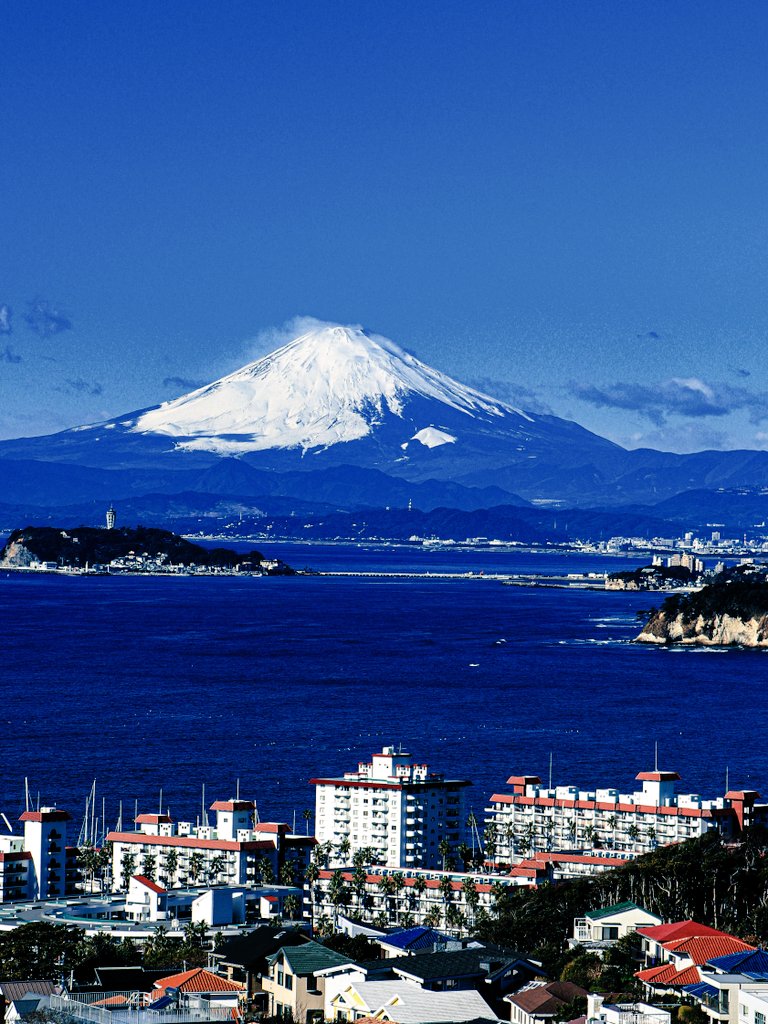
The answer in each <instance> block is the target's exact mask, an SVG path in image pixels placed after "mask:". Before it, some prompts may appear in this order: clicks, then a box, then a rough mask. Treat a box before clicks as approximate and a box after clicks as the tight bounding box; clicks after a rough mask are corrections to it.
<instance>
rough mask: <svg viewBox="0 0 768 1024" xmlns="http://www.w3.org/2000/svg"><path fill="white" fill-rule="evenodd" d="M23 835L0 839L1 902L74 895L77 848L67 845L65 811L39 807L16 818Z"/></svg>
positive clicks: (0, 837) (7, 836)
mask: <svg viewBox="0 0 768 1024" xmlns="http://www.w3.org/2000/svg"><path fill="white" fill-rule="evenodd" d="M19 820H20V821H22V822H23V823H24V835H23V836H18V835H13V834H12V835H3V836H0V903H4V902H6V901H8V900H23V899H40V900H45V899H53V898H56V897H60V896H67V895H69V894H71V893H73V892H75V887H76V885H77V882H78V880H79V878H80V872H79V869H78V866H77V849H76V848H75V847H71V846H67V822H68V821H69V820H70V816H69V814H67V812H66V811H60V810H58V809H57V808H56V807H41V808H40V809H39V810H37V811H25V812H24V813H23V814H22V815H21V818H20V819H19Z"/></svg>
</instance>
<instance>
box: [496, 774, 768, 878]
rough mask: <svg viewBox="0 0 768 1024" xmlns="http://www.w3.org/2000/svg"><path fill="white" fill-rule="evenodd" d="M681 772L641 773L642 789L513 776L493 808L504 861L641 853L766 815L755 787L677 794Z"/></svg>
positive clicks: (499, 857)
mask: <svg viewBox="0 0 768 1024" xmlns="http://www.w3.org/2000/svg"><path fill="white" fill-rule="evenodd" d="M679 779H680V776H679V775H678V774H677V772H669V771H658V770H654V771H649V772H640V774H639V775H637V781H638V782H640V783H642V789H641V790H639V791H635V792H633V793H621V792H620V791H619V790H618V789H595V790H589V791H585V790H580V789H579V788H578V787H577V786H556V787H547V786H543V785H542V782H541V779H540V778H539V777H538V776H537V775H513V776H512V777H511V778H509V779H508V780H507V781H508V783H509V785H511V786H512V792H511V793H494V794H493V796H492V797H491V800H490V806H489V807H487V808H486V813H487V815H488V817H487V819H486V833H487V832H488V831H489V830H490V832H491V834H492V835H493V836H494V849H493V854H492V855H491V856H489V857H488V858H487V859H488V860H489V861H491V862H492V863H493V864H494V865H496V866H502V865H510V864H516V863H518V862H519V861H520V860H522V859H524V858H526V857H529V856H530V854H531V853H532V852H539V851H545V852H550V851H566V850H571V851H573V850H579V849H581V850H585V849H589V850H595V849H598V850H610V851H612V852H615V853H616V854H617V855H622V854H629V855H630V856H638V855H640V854H643V853H648V852H650V851H651V850H653V849H655V848H656V847H657V846H666V845H668V844H670V843H678V842H681V841H682V840H685V839H693V838H695V837H697V836H701V835H703V834H704V833H706V832H709V831H711V830H716V831H719V832H721V833H722V834H723V835H726V836H732V835H738V834H739V833H740V832H741V831H742V829H744V828H746V827H748V826H749V825H751V824H753V823H755V822H756V821H761V820H765V817H766V811H768V807H766V806H765V805H758V804H757V800H758V799H759V797H760V794H759V793H757V792H755V791H754V790H729V791H728V792H727V793H726V794H725V796H723V797H718V798H716V799H712V800H705V799H703V798H702V797H701V796H699V795H698V794H695V793H689V794H679V793H677V791H676V790H677V782H678V781H679Z"/></svg>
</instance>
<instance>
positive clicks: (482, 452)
mask: <svg viewBox="0 0 768 1024" xmlns="http://www.w3.org/2000/svg"><path fill="white" fill-rule="evenodd" d="M35 465H36V466H37V467H38V468H37V469H35V468H34V467H35ZM22 466H23V467H24V468H20V467H22ZM62 467H70V468H69V470H67V469H66V468H62ZM246 467H247V468H246ZM353 469H354V470H356V471H357V478H353V475H352V473H353ZM90 470H92V471H93V473H91V474H90V477H89V472H88V471H90ZM100 472H108V473H120V474H123V475H122V476H121V477H120V478H119V481H118V482H119V485H120V487H121V488H122V490H121V491H120V493H119V494H118V495H115V494H109V495H107V494H105V492H104V488H105V487H107V486H109V484H110V478H109V477H108V476H101V477H100V476H99V473H100ZM257 473H258V474H261V476H260V478H259V480H260V483H258V484H257V483H256V476H255V474H257ZM366 473H368V474H369V475H368V477H367V479H364V476H365V474H366ZM206 474H207V475H208V476H207V478H206ZM375 474H378V476H375ZM217 477H220V478H222V482H220V483H218V484H217V483H216V478H217ZM198 478H199V479H198ZM115 479H117V478H115ZM46 480H47V482H46ZM238 480H239V481H240V482H239V483H238V482H237V481H238ZM200 481H202V483H201V482H200ZM744 485H748V486H752V487H754V486H763V485H764V486H768V452H761V451H749V450H747V451H733V452H717V451H704V452H697V453H693V454H691V455H678V454H675V453H671V452H659V451H655V450H654V449H639V450H636V451H627V450H626V449H624V448H621V447H620V446H619V445H617V444H615V443H613V442H612V441H609V440H607V439H606V438H602V437H600V436H599V435H597V434H594V433H592V432H590V431H589V430H586V429H585V428H584V427H582V426H580V425H579V424H577V423H575V422H573V421H571V420H565V419H561V418H559V417H557V416H553V415H541V414H538V413H533V412H528V411H525V410H520V409H516V408H514V407H513V406H511V405H508V404H506V403H504V402H502V401H500V400H497V399H494V398H492V397H490V396H488V395H485V394H483V393H482V392H480V391H477V390H475V389H474V388H470V387H468V386H466V385H463V384H461V383H459V382H458V381H455V380H453V379H452V378H451V377H449V376H447V375H446V374H443V373H441V372H440V371H438V370H434V369H432V368H431V367H429V366H427V365H426V364H425V363H422V362H421V361H420V360H418V359H416V357H415V356H412V355H410V354H409V353H407V352H405V350H403V349H401V348H400V347H399V346H397V345H395V343H394V342H390V341H388V339H385V338H383V337H382V336H380V335H373V334H370V333H368V332H366V331H364V330H363V329H362V328H357V327H354V328H352V327H342V326H340V325H330V324H315V325H314V326H313V327H312V329H311V330H308V331H305V332H304V333H303V334H302V335H300V336H299V337H298V338H295V339H293V340H292V341H290V342H288V344H286V345H284V346H282V347H281V348H279V349H277V350H276V351H275V352H273V353H271V354H270V355H268V356H266V357H264V358H263V359H259V360H256V361H254V362H252V363H249V364H247V365H246V366H245V367H242V368H241V369H240V370H237V371H235V372H234V373H231V374H229V375H227V376H225V377H222V378H220V379H219V380H217V381H214V382H213V383H212V384H208V385H205V386H203V387H201V388H197V389H195V390H193V391H191V392H189V393H188V394H186V395H182V396H180V397H179V398H176V399H172V400H171V401H168V402H163V403H161V404H160V405H157V406H152V407H148V408H145V409H141V410H137V411H134V412H132V413H127V414H125V415H123V416H118V417H114V418H113V419H111V420H106V421H103V422H101V423H94V424H87V425H84V426H80V427H74V428H72V429H70V430H66V431H61V432H59V433H57V434H52V435H48V436H45V437H36V438H18V439H13V440H7V441H2V442H0V486H3V487H5V488H6V490H7V491H8V493H11V494H13V495H14V497H15V498H16V499H19V500H21V501H25V500H31V503H32V504H34V503H35V502H37V503H39V504H40V505H41V506H45V505H53V504H55V503H57V502H58V503H59V504H67V503H71V502H70V500H69V499H70V498H72V499H74V500H82V499H84V498H88V497H97V496H98V495H99V494H100V495H101V497H102V498H104V499H106V498H108V499H109V500H114V498H115V497H116V496H117V497H119V496H121V495H122V494H126V495H136V494H139V493H141V491H142V489H143V490H144V493H150V492H153V491H157V490H160V491H172V490H173V489H175V488H177V489H178V490H180V491H189V490H202V491H206V490H209V489H211V490H213V491H214V492H215V490H216V488H217V487H219V488H221V489H223V490H227V491H231V490H232V488H233V487H234V489H235V490H237V488H238V487H240V488H242V492H243V494H244V495H253V494H254V493H255V492H259V493H260V494H271V495H274V494H275V493H276V491H275V488H278V489H279V488H281V487H282V488H283V494H284V496H287V497H288V496H294V497H296V499H297V500H303V501H306V502H313V501H318V502H327V501H329V500H330V501H331V503H341V504H345V503H346V505H347V506H350V505H354V504H362V505H366V506H367V505H371V504H377V505H379V506H385V505H393V504H400V503H402V504H407V503H408V502H409V501H412V502H413V504H414V505H421V506H422V507H424V508H426V509H429V508H435V507H438V506H444V505H446V504H454V505H455V507H458V508H463V509H466V510H472V509H477V508H480V507H490V506H493V505H500V504H515V503H517V504H523V505H525V504H528V503H533V504H540V505H543V506H545V507H579V508H590V507H595V506H600V507H615V508H618V507H619V506H629V505H643V506H649V505H655V504H656V503H658V502H661V501H664V500H666V499H671V498H673V497H674V496H676V495H678V494H680V493H681V492H687V491H695V490H714V489H717V488H722V487H726V488H736V487H740V486H744ZM25 487H27V488H28V490H27V491H26V493H25V492H24V488H25ZM46 488H47V489H46Z"/></svg>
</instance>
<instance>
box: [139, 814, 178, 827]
mask: <svg viewBox="0 0 768 1024" xmlns="http://www.w3.org/2000/svg"><path fill="white" fill-rule="evenodd" d="M133 820H134V821H135V822H136V824H137V825H170V823H171V822H172V821H173V818H172V817H171V816H170V814H140V815H139V816H138V818H134V819H133Z"/></svg>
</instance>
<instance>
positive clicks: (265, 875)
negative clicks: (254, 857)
mask: <svg viewBox="0 0 768 1024" xmlns="http://www.w3.org/2000/svg"><path fill="white" fill-rule="evenodd" d="M256 874H257V875H258V876H259V884H260V885H271V884H272V883H273V882H274V880H275V871H274V868H273V867H272V861H271V860H270V859H269V857H261V858H259V860H258V861H257V863H256Z"/></svg>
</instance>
